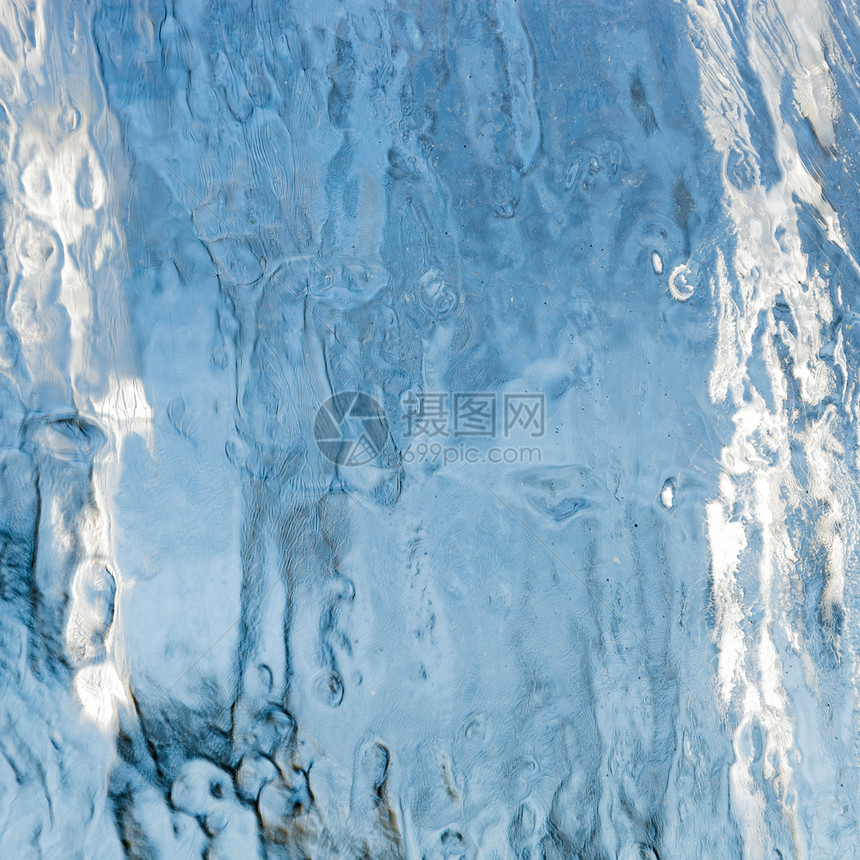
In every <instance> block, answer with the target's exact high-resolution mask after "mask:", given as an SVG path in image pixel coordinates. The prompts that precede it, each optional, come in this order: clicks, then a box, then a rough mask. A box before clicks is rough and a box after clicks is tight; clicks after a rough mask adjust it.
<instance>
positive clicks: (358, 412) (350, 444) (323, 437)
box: [314, 391, 388, 466]
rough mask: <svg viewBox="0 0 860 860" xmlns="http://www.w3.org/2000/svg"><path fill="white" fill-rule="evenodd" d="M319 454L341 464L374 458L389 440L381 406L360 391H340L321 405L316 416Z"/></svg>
mask: <svg viewBox="0 0 860 860" xmlns="http://www.w3.org/2000/svg"><path fill="white" fill-rule="evenodd" d="M314 439H315V440H316V443H317V447H318V448H319V449H320V453H321V454H322V455H323V456H324V457H326V458H327V459H328V460H331V462H332V463H335V464H336V465H338V466H363V465H365V464H366V463H370V462H372V461H373V460H375V459H376V458H377V457H378V456H379V455H380V453H381V452H382V449H383V448H384V447H385V443H386V442H387V441H388V421H386V420H385V413H384V412H383V411H382V407H381V406H380V405H379V403H377V402H376V401H375V400H374V399H373V398H372V397H371V396H370V395H368V394H364V393H363V392H361V391H341V392H340V393H339V394H335V395H333V396H332V397H329V399H328V400H326V402H325V403H323V405H322V406H320V408H319V411H318V412H317V415H316V418H315V419H314Z"/></svg>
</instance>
